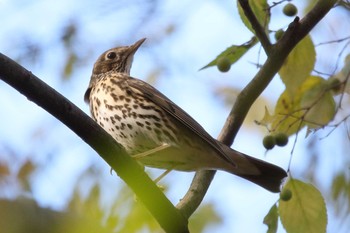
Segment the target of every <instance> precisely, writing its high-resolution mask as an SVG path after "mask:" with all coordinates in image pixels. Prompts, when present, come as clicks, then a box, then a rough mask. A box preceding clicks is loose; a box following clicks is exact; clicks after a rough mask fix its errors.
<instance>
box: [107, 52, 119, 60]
mask: <svg viewBox="0 0 350 233" xmlns="http://www.w3.org/2000/svg"><path fill="white" fill-rule="evenodd" d="M116 56H117V54H116V53H115V52H109V53H107V58H108V59H114V58H115V57H116Z"/></svg>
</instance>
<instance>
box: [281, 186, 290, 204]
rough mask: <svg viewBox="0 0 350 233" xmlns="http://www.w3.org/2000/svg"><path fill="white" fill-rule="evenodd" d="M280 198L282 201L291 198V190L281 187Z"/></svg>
mask: <svg viewBox="0 0 350 233" xmlns="http://www.w3.org/2000/svg"><path fill="white" fill-rule="evenodd" d="M280 198H281V200H282V201H289V200H290V199H291V198H292V191H290V189H287V188H285V189H283V190H282V192H281V193H280Z"/></svg>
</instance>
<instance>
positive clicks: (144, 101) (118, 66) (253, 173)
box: [84, 39, 287, 192]
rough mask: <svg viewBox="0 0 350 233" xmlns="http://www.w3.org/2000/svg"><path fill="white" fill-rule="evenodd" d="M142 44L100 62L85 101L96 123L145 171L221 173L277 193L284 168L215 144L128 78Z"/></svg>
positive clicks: (105, 55) (186, 117)
mask: <svg viewBox="0 0 350 233" xmlns="http://www.w3.org/2000/svg"><path fill="white" fill-rule="evenodd" d="M144 41H145V39H141V40H139V41H137V42H136V43H135V44H133V45H131V46H124V47H117V48H113V49H110V50H108V51H106V52H104V53H103V54H102V55H101V56H100V57H99V58H98V59H97V61H96V63H95V65H94V69H93V72H92V76H91V80H90V84H89V87H88V89H87V91H86V93H85V96H84V99H85V101H86V102H88V103H89V104H90V110H91V114H92V117H93V119H94V120H96V121H97V122H98V123H99V124H100V125H101V126H102V127H103V128H104V129H105V130H106V131H107V132H108V133H109V134H111V135H112V136H113V138H114V139H115V140H116V141H117V142H118V143H120V144H121V145H122V146H123V147H124V148H125V149H126V151H127V152H128V153H129V154H130V155H131V156H134V157H135V158H136V159H138V160H139V161H140V162H142V163H143V164H144V165H146V166H150V167H155V168H162V169H168V170H170V169H174V170H181V171H197V170H201V169H207V170H223V171H227V172H230V173H232V174H235V175H237V176H240V177H242V178H244V179H247V180H250V181H252V182H254V183H256V184H258V185H260V186H262V187H264V188H265V189H268V190H270V191H272V192H279V190H280V184H281V181H282V180H283V178H285V177H286V176H287V174H286V172H285V171H284V170H283V169H282V168H280V167H277V166H275V165H272V164H269V163H266V162H264V161H262V160H258V159H255V158H253V157H250V156H248V155H245V154H242V153H240V152H238V151H235V150H233V149H231V148H229V147H228V146H226V145H224V144H222V143H221V142H219V141H217V140H215V139H214V138H212V137H211V136H210V135H209V134H208V133H207V132H206V131H205V130H204V129H203V128H202V127H201V126H200V125H199V124H198V123H197V122H196V121H195V120H194V119H193V118H192V117H191V116H189V115H188V114H187V113H186V112H185V111H184V110H182V109H181V108H180V107H179V106H177V105H176V104H175V103H173V102H172V101H171V100H169V99H168V98H167V97H166V96H164V95H163V94H162V93H160V92H159V91H158V90H157V89H155V88H154V87H152V86H151V85H149V84H148V83H146V82H144V81H141V80H139V79H135V78H132V77H130V69H131V65H132V60H133V56H134V54H135V52H136V50H137V49H138V48H139V47H140V45H141V44H142V43H143V42H144Z"/></svg>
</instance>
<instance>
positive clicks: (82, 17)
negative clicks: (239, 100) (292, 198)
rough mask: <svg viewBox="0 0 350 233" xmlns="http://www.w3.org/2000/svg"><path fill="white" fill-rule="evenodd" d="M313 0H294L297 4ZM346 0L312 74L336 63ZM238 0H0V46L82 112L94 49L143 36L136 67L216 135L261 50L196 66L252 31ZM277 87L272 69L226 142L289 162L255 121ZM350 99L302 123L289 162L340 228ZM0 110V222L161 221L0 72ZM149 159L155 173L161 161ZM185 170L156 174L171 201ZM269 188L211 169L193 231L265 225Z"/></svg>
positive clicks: (279, 21) (80, 227)
mask: <svg viewBox="0 0 350 233" xmlns="http://www.w3.org/2000/svg"><path fill="white" fill-rule="evenodd" d="M314 2H315V1H313V0H308V1H293V3H294V4H296V5H297V7H298V10H299V13H298V15H299V16H303V15H304V14H305V12H307V10H308V9H309V8H310V7H311V6H312V5H313V4H314ZM342 3H344V4H343V5H339V6H338V7H336V8H335V9H333V10H332V11H331V12H330V14H329V15H327V16H326V18H325V19H324V20H323V21H322V22H321V23H320V24H319V25H318V26H317V27H316V28H315V29H314V30H313V32H312V34H311V38H312V40H313V42H314V45H315V48H316V51H317V61H316V62H317V63H316V68H315V70H314V73H315V74H318V75H323V76H325V77H328V76H331V75H333V74H336V73H337V72H339V71H340V70H341V69H342V68H343V66H344V62H343V61H344V59H345V57H346V55H347V54H349V50H350V49H349V48H350V46H349V44H350V39H349V38H350V33H349V30H348V27H349V23H348V22H349V16H350V14H349V2H348V1H343V2H342ZM235 4H236V2H235V1H227V0H225V1H220V2H217V1H213V0H205V1H199V0H197V1H175V0H167V1H158V0H143V1H141V0H132V1H126V0H119V1H110V0H103V1H97V2H96V1H81V0H78V1H60V2H55V1H21V0H15V1H8V0H7V1H6V0H1V1H0V14H1V17H2V20H3V22H6V23H4V24H3V25H2V27H1V29H0V51H1V52H2V53H3V54H5V55H7V56H9V57H11V58H12V59H14V60H16V61H17V62H18V63H20V64H21V65H23V66H24V67H26V68H27V69H29V70H30V71H32V72H33V73H34V74H35V75H37V76H38V77H40V78H41V79H43V80H44V81H45V82H46V83H48V84H49V85H50V86H52V87H54V88H55V89H56V90H58V91H59V92H60V93H62V94H63V95H64V96H66V97H67V98H68V99H70V100H72V101H73V102H74V103H75V104H77V105H78V106H79V107H80V108H82V109H84V110H85V111H86V112H88V107H87V105H85V103H84V102H83V94H84V91H85V88H86V87H87V85H88V81H89V77H90V73H91V70H92V66H93V63H94V61H95V60H96V58H97V57H98V56H99V54H100V53H102V52H103V51H105V50H106V49H109V48H111V47H115V46H118V45H127V44H131V43H133V42H135V41H136V40H137V39H140V38H142V37H147V41H146V43H145V45H143V47H142V48H141V49H139V51H138V53H137V54H136V56H135V61H134V67H133V69H132V76H135V77H138V78H140V79H143V80H146V81H148V82H149V83H151V84H152V85H155V86H156V87H157V88H159V89H160V90H161V91H162V92H163V93H165V94H166V95H167V96H168V97H169V98H170V99H172V100H173V101H174V102H176V103H177V104H179V105H180V106H181V107H183V108H184V109H185V110H186V111H188V112H189V113H190V115H192V116H193V117H194V118H195V119H196V120H198V121H199V122H200V123H201V124H202V125H203V126H204V128H206V129H207V130H208V132H210V133H211V135H213V136H216V135H217V134H218V133H219V132H220V129H221V127H222V125H223V122H224V120H225V118H226V116H227V114H228V112H229V110H230V107H232V103H233V102H234V100H235V96H236V95H237V93H239V91H240V90H241V89H242V87H244V86H245V85H246V84H247V83H248V82H249V81H250V80H251V78H252V77H253V75H254V74H255V73H256V72H257V70H258V68H259V65H260V64H261V63H262V62H263V61H264V59H265V55H264V54H263V53H262V52H261V48H260V46H255V47H253V48H252V49H251V50H250V51H249V52H248V53H247V54H246V55H244V56H243V58H242V59H240V61H238V62H237V63H236V64H235V65H234V66H232V67H231V70H230V71H229V72H228V73H220V72H219V71H218V70H217V69H216V68H215V67H214V68H208V69H205V70H202V71H200V72H198V70H199V69H200V68H202V67H203V66H205V65H206V64H208V63H209V62H210V61H212V60H213V59H214V58H215V57H216V56H217V55H218V54H220V53H221V52H222V51H224V50H225V48H227V47H229V46H231V45H233V44H236V45H237V44H242V43H244V42H246V41H249V40H250V38H251V36H252V34H251V33H250V32H249V31H248V30H246V29H245V27H244V26H243V24H242V23H241V21H240V18H239V14H238V10H237V7H236V5H235ZM282 7H283V3H282V4H280V5H277V6H276V7H274V8H272V10H271V14H272V16H271V23H270V28H273V29H274V31H277V30H278V29H280V28H284V29H285V28H286V27H287V26H288V23H289V22H290V21H291V20H292V19H291V18H289V17H285V16H284V15H283V14H282V10H281V9H282ZM274 31H271V37H272V36H273V34H274ZM342 38H344V40H340V39H342ZM282 91H283V85H282V82H281V81H280V80H279V79H278V78H276V80H274V81H273V83H271V85H270V86H269V87H268V88H267V89H266V91H265V92H264V94H263V96H262V97H261V98H259V100H258V101H257V102H256V103H255V104H254V106H253V108H252V110H251V112H250V113H249V115H248V117H247V119H246V121H245V124H244V127H243V129H242V130H241V133H240V134H239V136H238V137H237V139H236V141H235V144H234V147H235V148H236V149H238V150H240V151H242V152H245V153H248V154H251V155H254V156H257V157H259V156H260V157H261V158H263V159H266V160H268V161H270V162H273V163H276V164H279V165H280V166H283V167H284V168H287V166H288V161H289V157H290V152H291V151H292V149H293V145H291V144H293V143H289V145H288V146H287V147H285V148H278V149H274V150H273V151H272V152H269V153H268V154H267V156H266V155H265V150H264V148H263V147H262V145H261V141H262V138H263V136H264V135H266V134H267V133H268V132H267V131H266V129H265V128H264V127H261V126H258V125H256V124H254V121H255V120H260V119H262V117H263V116H264V113H265V112H264V111H265V110H264V109H265V106H267V107H268V108H269V109H273V106H274V104H275V103H276V101H277V98H278V96H279V95H280V94H281V93H282ZM339 99H340V97H339ZM349 100H350V99H349V98H348V96H345V97H343V99H342V101H343V102H342V110H343V111H342V112H341V114H339V115H338V116H337V117H336V118H335V119H334V123H332V124H331V125H330V127H326V128H325V129H324V130H319V131H317V132H316V133H314V134H311V135H309V136H308V137H307V138H304V135H305V132H301V133H300V134H299V136H298V137H297V139H298V140H297V143H296V146H295V148H294V155H293V163H292V166H291V171H292V173H293V175H294V176H297V177H300V178H301V179H304V180H307V181H309V182H312V183H314V184H315V185H316V186H317V187H318V188H319V189H320V190H321V192H322V194H323V195H324V197H325V198H326V202H327V207H328V218H329V226H328V228H329V232H346V230H347V229H348V227H349V222H350V221H349V220H350V219H349V216H350V215H349V213H350V187H349V186H350V174H349V169H350V157H349V149H350V143H349V141H350V140H349V139H350V133H349V131H350V128H349V121H348V120H347V119H346V120H345V121H342V119H344V118H345V117H347V116H348V115H349V113H350V111H349V105H350V101H349ZM0 116H1V121H0V197H1V198H2V200H1V201H0V210H1V211H0V212H1V213H0V219H1V220H2V222H1V223H0V225H1V226H5V225H3V224H7V225H6V226H7V227H8V228H6V229H12V228H13V229H14V230H13V231H12V232H24V231H26V232H28V229H31V228H29V227H30V226H31V225H33V227H34V226H37V225H36V224H35V221H33V220H32V218H34V219H35V217H34V216H37V217H39V216H40V217H42V218H43V219H45V222H44V223H43V222H41V224H43V225H42V227H41V228H38V229H41V230H43V229H44V230H45V229H47V228H45V227H47V224H50V226H51V227H50V228H49V229H51V230H52V231H53V232H60V231H61V232H62V230H61V229H62V227H63V226H65V227H67V226H72V221H73V222H74V224H76V225H77V227H76V228H72V227H69V228H68V227H67V228H64V229H65V232H67V231H68V229H70V230H71V231H72V232H90V231H91V232H96V231H94V229H95V227H101V229H99V228H96V229H99V231H100V232H103V231H104V230H106V232H111V231H112V230H113V231H115V232H161V230H160V229H159V226H158V225H157V223H156V222H154V220H153V219H152V217H151V216H150V215H149V213H148V212H147V210H146V209H144V208H143V206H142V204H141V203H139V202H138V201H137V200H135V197H134V195H133V194H132V192H131V191H130V190H129V189H128V188H127V187H126V186H125V185H124V184H123V183H122V182H121V181H120V180H119V179H118V177H117V176H116V175H115V174H112V175H111V174H110V172H109V167H108V166H107V165H106V164H105V163H104V162H103V161H102V160H101V159H100V158H99V157H98V156H96V153H95V152H94V151H92V150H91V149H90V148H89V147H88V146H87V145H85V144H84V143H83V142H82V141H81V140H80V139H79V138H78V137H76V135H74V134H72V132H70V131H69V130H68V129H67V128H66V127H65V126H63V125H62V124H61V123H60V122H58V121H57V120H55V119H54V118H53V117H51V116H50V115H48V114H47V113H46V112H45V111H43V110H42V109H40V108H38V107H37V106H35V105H33V104H32V103H29V102H28V100H27V99H25V98H23V96H21V95H20V94H19V93H17V92H16V91H14V90H12V89H11V88H9V87H8V86H7V85H6V84H4V83H3V82H0ZM341 121H342V122H341ZM337 122H341V124H337ZM293 140H296V137H295V136H294V137H292V138H290V141H292V142H293ZM252 142H253V143H256V146H251V143H252ZM147 171H148V172H149V173H150V175H151V176H152V177H156V176H157V174H160V173H161V171H158V170H147ZM192 176H193V173H179V172H173V173H172V174H170V175H168V176H167V177H166V178H165V179H164V180H163V181H162V182H161V185H163V187H164V192H166V193H167V196H169V198H170V199H171V200H172V201H173V203H176V202H177V201H178V200H179V199H180V198H181V197H182V195H183V194H184V193H185V191H186V190H187V187H188V185H189V184H190V181H191V178H192ZM238 190H239V191H238ZM277 199H278V197H276V196H275V195H273V194H269V193H266V191H264V190H261V189H260V188H259V187H255V186H253V185H251V186H250V184H246V183H245V182H244V181H241V180H239V179H238V178H233V177H232V176H231V175H228V174H222V173H219V174H218V175H217V176H216V179H215V180H214V183H213V184H212V187H211V188H210V190H209V193H208V196H207V197H206V199H205V201H204V203H203V204H202V206H201V207H200V209H199V210H198V211H197V212H196V213H195V215H194V216H193V217H192V218H191V219H190V229H191V230H192V231H191V232H212V231H213V230H215V231H216V232H229V231H230V232H232V231H234V232H242V230H243V229H244V230H246V231H253V232H257V231H258V232H261V231H265V230H266V226H264V225H263V223H262V220H263V217H264V215H265V214H266V213H267V212H268V208H269V207H270V206H271V205H272V204H273V203H274V202H276V200H277ZM265 202H266V203H265ZM4 213H6V215H4ZM86 219H89V221H86ZM90 220H91V221H90ZM94 221H95V222H96V223H97V224H96V225H95V224H93V222H94ZM87 222H92V223H91V224H92V226H91V227H90V226H88V225H87V224H86V223H87ZM99 223H101V226H100V224H99ZM45 225H46V226H45ZM56 225H57V226H58V227H57V230H54V229H56V228H55V227H53V226H56ZM22 227H23V228H22ZM4 229H5V228H4V227H2V230H0V231H2V232H5V231H3V230H4ZM33 229H36V228H33ZM38 229H36V230H33V231H31V232H34V231H36V232H40V231H39V230H38ZM279 231H280V232H283V231H284V230H283V229H282V228H281V227H280V229H279ZM43 232H44V231H43ZM45 232H47V231H46V230H45Z"/></svg>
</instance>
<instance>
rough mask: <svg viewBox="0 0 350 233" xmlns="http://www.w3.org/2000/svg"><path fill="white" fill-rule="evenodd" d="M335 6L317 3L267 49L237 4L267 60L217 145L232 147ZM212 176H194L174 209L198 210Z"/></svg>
mask: <svg viewBox="0 0 350 233" xmlns="http://www.w3.org/2000/svg"><path fill="white" fill-rule="evenodd" d="M336 2H337V1H336V0H319V1H318V2H317V4H316V5H315V6H314V8H313V9H312V10H311V11H310V12H309V13H308V14H307V15H306V16H305V17H304V18H303V19H302V20H300V21H299V18H298V17H297V18H295V20H294V21H293V22H292V23H291V24H290V25H289V27H288V30H287V31H286V32H285V34H284V36H283V37H282V38H281V40H279V42H278V43H277V44H275V45H270V44H269V43H270V42H269V41H268V39H267V36H266V34H265V32H264V30H263V27H262V26H261V25H260V24H259V22H258V20H257V19H256V17H255V16H254V14H253V13H252V10H251V8H250V6H249V1H248V0H239V3H240V4H241V6H242V8H243V10H244V13H245V15H246V16H247V18H248V20H249V21H250V23H251V25H252V27H253V28H254V30H255V32H256V36H257V37H258V39H259V40H260V42H261V44H262V46H263V48H264V50H265V52H266V54H267V55H268V58H267V60H266V61H265V63H264V65H263V66H262V67H261V69H260V70H259V72H258V73H257V74H256V75H255V77H254V78H253V79H252V81H251V82H250V83H249V84H248V85H247V86H246V87H245V88H244V89H243V90H242V91H241V93H240V94H239V95H238V96H237V99H236V102H235V104H234V106H233V108H232V109H231V112H230V114H229V116H228V117H227V119H226V122H225V125H224V127H223V129H222V131H221V133H220V135H219V137H218V140H219V141H222V142H223V143H225V144H226V145H228V146H230V145H232V143H233V141H234V138H235V137H236V135H237V133H238V131H239V129H240V127H241V126H242V124H243V120H244V119H245V117H246V115H247V113H248V111H249V109H250V108H251V106H252V105H253V103H254V102H255V100H256V99H257V98H258V97H259V96H260V95H261V93H262V92H263V91H264V90H265V88H266V87H267V85H268V84H269V83H270V82H271V80H272V79H273V77H274V76H275V75H276V73H277V72H278V71H279V69H280V68H281V67H282V65H283V63H284V60H285V59H286V58H287V56H288V54H289V53H290V52H291V51H292V50H293V48H294V47H295V46H296V45H297V44H298V43H299V42H300V41H301V40H302V39H303V38H304V37H305V36H306V35H307V34H308V33H309V32H310V31H311V30H312V28H314V27H315V25H316V24H317V23H318V22H319V21H320V20H321V19H322V18H323V17H324V16H325V15H326V14H327V13H328V12H329V11H330V9H331V8H332V7H333V6H334V5H335V3H336ZM214 175H215V172H209V171H202V172H197V173H196V175H195V177H194V179H193V181H192V184H191V186H190V188H189V190H188V191H187V193H186V194H185V196H184V198H183V199H182V200H181V201H180V202H179V203H178V204H177V207H178V208H179V209H180V211H181V213H182V214H183V215H184V216H191V215H192V213H193V212H194V211H195V210H196V209H197V208H198V206H199V204H200V203H201V201H202V200H203V198H204V195H205V194H206V192H207V190H208V188H209V185H210V183H211V181H212V180H213V178H214Z"/></svg>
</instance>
